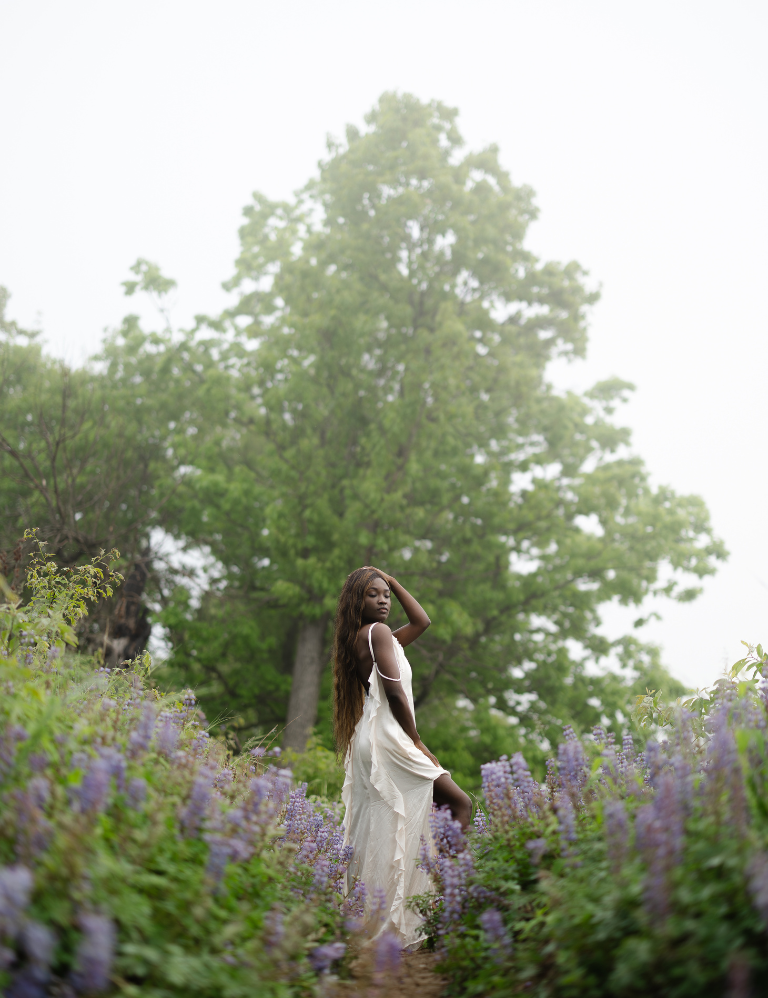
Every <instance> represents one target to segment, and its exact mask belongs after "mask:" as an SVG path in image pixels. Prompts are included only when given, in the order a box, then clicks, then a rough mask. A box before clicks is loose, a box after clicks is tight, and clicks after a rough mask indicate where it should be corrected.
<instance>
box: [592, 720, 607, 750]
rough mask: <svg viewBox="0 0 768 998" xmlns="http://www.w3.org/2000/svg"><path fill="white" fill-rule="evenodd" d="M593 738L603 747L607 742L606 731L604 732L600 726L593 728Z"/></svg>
mask: <svg viewBox="0 0 768 998" xmlns="http://www.w3.org/2000/svg"><path fill="white" fill-rule="evenodd" d="M592 737H593V738H594V739H595V742H596V743H597V744H598V745H602V744H603V742H604V741H605V731H603V729H602V727H601V726H600V725H599V724H596V725H595V726H594V728H592Z"/></svg>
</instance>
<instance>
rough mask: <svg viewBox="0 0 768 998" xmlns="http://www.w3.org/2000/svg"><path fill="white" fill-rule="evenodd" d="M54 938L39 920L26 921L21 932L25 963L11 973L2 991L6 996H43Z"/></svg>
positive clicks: (12, 997)
mask: <svg viewBox="0 0 768 998" xmlns="http://www.w3.org/2000/svg"><path fill="white" fill-rule="evenodd" d="M55 942H56V940H55V938H54V936H53V933H52V932H51V931H50V929H48V928H46V926H44V925H40V924H39V922H27V923H26V925H25V926H24V928H23V930H22V933H21V944H22V947H23V949H24V953H25V955H26V957H27V963H26V965H25V966H23V967H22V968H21V969H20V970H17V971H16V973H14V975H13V979H12V980H11V983H10V985H9V986H8V987H7V988H6V990H5V991H4V992H3V994H4V995H6V996H7V998H45V995H46V994H47V985H48V982H49V980H50V976H51V971H50V967H51V961H52V959H53V950H54V946H55Z"/></svg>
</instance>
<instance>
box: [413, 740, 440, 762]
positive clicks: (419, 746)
mask: <svg viewBox="0 0 768 998" xmlns="http://www.w3.org/2000/svg"><path fill="white" fill-rule="evenodd" d="M414 745H415V746H416V748H417V749H418V750H419V752H423V753H424V755H425V756H426V757H427V758H428V759H429V761H430V762H432V763H434V764H435V766H437V768H438V769H442V768H443V767H442V766H441V765H440V763H439V762H438V761H437V759H436V757H435V756H433V755H432V753H431V752H430V751H429V749H428V748H427V746H426V745H425V744H424V742H423V741H422V740H421V739H420V738H419V740H418V741H417V742H414Z"/></svg>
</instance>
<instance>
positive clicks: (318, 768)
mask: <svg viewBox="0 0 768 998" xmlns="http://www.w3.org/2000/svg"><path fill="white" fill-rule="evenodd" d="M280 758H281V762H282V764H283V765H284V766H288V767H289V768H290V770H291V772H292V773H293V777H294V779H295V780H296V782H297V783H306V784H307V794H308V795H309V796H310V798H311V799H316V800H322V801H328V802H329V801H339V800H341V788H342V787H343V785H344V767H343V766H342V764H341V763H340V762H339V759H338V758H337V756H336V753H335V752H331V751H329V750H328V749H327V748H326V747H325V746H324V745H322V744H321V743H320V742H319V740H318V739H317V738H316V737H312V738H310V739H309V741H308V742H307V749H306V751H305V752H294V751H292V750H290V749H289V750H288V751H285V752H283V754H282V755H281V757H280Z"/></svg>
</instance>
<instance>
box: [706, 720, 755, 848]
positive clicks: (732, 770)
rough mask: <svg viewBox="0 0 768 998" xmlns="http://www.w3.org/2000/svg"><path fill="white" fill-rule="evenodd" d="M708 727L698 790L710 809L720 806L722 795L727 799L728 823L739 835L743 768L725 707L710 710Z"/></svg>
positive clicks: (743, 821) (744, 816)
mask: <svg viewBox="0 0 768 998" xmlns="http://www.w3.org/2000/svg"><path fill="white" fill-rule="evenodd" d="M711 727H712V737H711V738H710V740H709V744H708V746H707V763H706V769H705V772H704V782H703V786H702V792H703V795H704V798H705V800H707V801H708V802H709V804H710V807H711V808H712V809H713V810H717V809H719V808H720V807H721V806H722V805H721V804H720V799H721V798H722V797H725V798H726V799H727V800H728V804H729V805H730V807H729V811H730V816H731V819H732V823H733V825H734V826H735V828H736V829H737V830H738V831H739V832H741V833H742V834H743V832H744V831H745V828H746V823H747V802H746V793H745V790H744V771H743V769H742V766H741V760H740V758H739V751H738V748H737V747H736V740H735V738H734V736H733V731H732V730H731V728H730V726H729V724H728V711H727V708H726V707H725V706H722V707H720V708H719V709H717V710H716V711H715V712H714V715H713V716H712V718H711Z"/></svg>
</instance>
